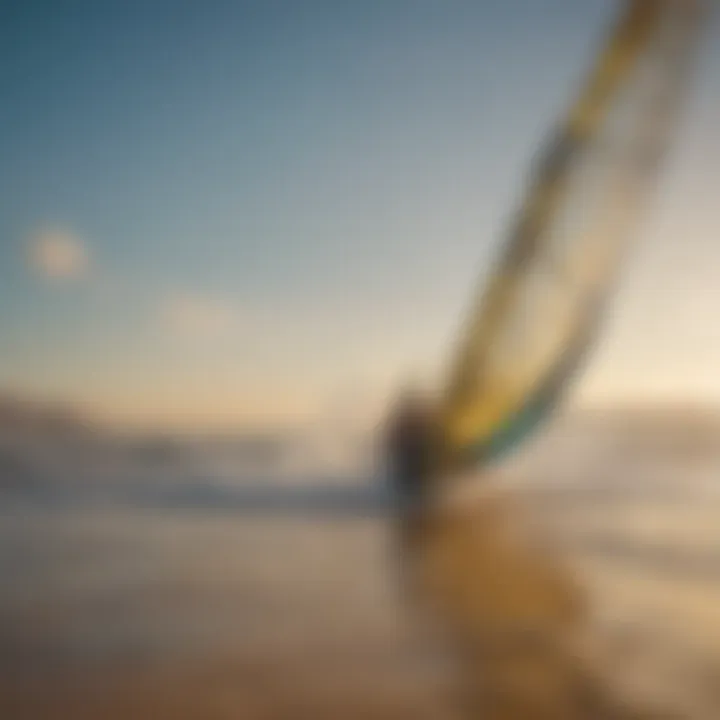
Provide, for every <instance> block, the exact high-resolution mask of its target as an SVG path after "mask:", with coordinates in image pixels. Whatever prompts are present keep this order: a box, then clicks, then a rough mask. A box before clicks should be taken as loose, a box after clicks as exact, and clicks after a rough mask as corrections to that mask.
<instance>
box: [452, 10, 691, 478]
mask: <svg viewBox="0 0 720 720" xmlns="http://www.w3.org/2000/svg"><path fill="white" fill-rule="evenodd" d="M700 11H701V8H700V6H699V3H698V2H694V1H691V0H631V1H630V2H628V3H627V8H626V9H625V11H624V14H623V16H622V17H621V18H620V20H619V21H618V23H617V25H616V26H615V27H614V28H613V30H612V32H611V33H610V36H609V39H608V41H607V43H606V46H605V47H604V48H603V49H602V52H601V55H600V57H599V59H598V61H597V64H596V66H595V67H594V68H593V70H592V72H591V73H590V76H589V78H588V79H587V81H586V83H585V85H584V87H583V88H582V91H581V93H580V96H579V98H578V99H577V101H576V103H575V104H574V106H573V107H572V108H571V109H570V112H569V113H568V114H567V116H566V118H565V120H564V122H562V123H561V124H560V126H559V129H558V131H557V132H556V134H555V135H554V137H553V140H552V142H551V143H550V147H549V148H548V149H547V152H546V153H545V154H544V156H543V157H542V158H541V162H540V163H539V166H538V168H537V170H536V173H535V175H534V177H533V180H532V183H531V186H530V189H529V194H528V196H527V198H526V200H525V202H524V204H523V206H522V207H521V212H520V213H519V217H518V218H517V222H516V224H515V226H514V228H513V229H512V232H511V235H510V238H509V239H508V242H507V243H506V246H505V247H504V248H503V255H502V257H501V258H500V261H499V265H498V267H497V268H496V271H495V273H494V275H493V276H492V277H491V280H490V283H489V287H488V288H487V292H486V294H485V295H484V297H483V298H481V301H480V302H478V303H477V307H476V308H475V309H474V310H473V314H472V315H471V317H470V318H469V323H468V325H467V327H466V334H465V337H464V338H463V342H462V344H461V347H460V352H459V353H458V357H457V359H456V362H455V365H454V367H453V368H452V373H451V377H450V382H449V385H448V388H447V391H446V395H445V398H444V405H443V417H442V420H443V429H444V433H445V439H446V444H445V447H446V450H447V451H448V452H447V453H446V456H445V458H444V459H445V461H446V462H449V463H451V464H452V465H453V466H454V467H458V466H462V465H467V464H470V463H475V462H477V461H479V460H480V461H487V460H489V459H492V458H493V457H497V456H498V455H501V454H503V453H504V452H505V451H506V450H507V449H508V448H510V447H512V446H513V445H515V444H516V443H517V442H518V441H519V440H521V439H522V438H523V437H525V436H526V435H527V434H528V432H530V431H531V430H532V429H533V428H534V427H536V426H537V424H538V423H539V422H540V421H541V420H542V419H544V418H545V417H547V416H548V414H549V413H550V412H551V410H552V409H553V407H554V406H555V405H556V403H557V401H558V398H559V397H560V395H561V392H562V390H563V389H564V388H565V387H566V385H567V382H568V379H569V378H570V377H571V376H572V374H573V372H574V370H575V369H576V368H577V367H578V365H579V361H580V359H581V357H582V356H583V355H584V353H585V352H586V351H587V349H588V347H589V346H590V343H591V341H592V339H593V338H594V337H595V335H596V326H597V323H598V320H599V318H600V316H601V311H602V306H603V303H604V301H605V300H606V298H607V296H608V295H609V293H610V291H611V288H612V285H613V282H612V281H613V277H614V275H615V272H614V271H615V269H616V268H617V265H618V260H619V258H620V251H622V249H623V248H624V246H626V245H627V242H628V240H629V239H630V238H631V236H632V231H633V229H634V225H635V223H636V221H637V219H638V214H639V211H640V210H641V209H642V207H643V204H644V202H643V201H644V200H646V197H647V194H648V190H649V189H651V184H652V180H653V179H654V178H655V177H656V176H657V174H658V172H657V170H658V161H659V160H660V158H661V156H662V155H663V151H664V150H665V149H666V148H667V146H668V144H669V140H670V137H671V130H672V128H673V125H674V122H673V121H674V120H675V119H676V118H677V115H678V109H679V107H680V105H681V98H682V95H683V90H684V89H685V88H686V86H687V84H688V83H687V79H688V76H689V72H688V71H689V70H690V67H691V65H692V59H693V57H694V54H695V53H694V51H695V48H696V46H697V39H698V36H699V29H700V19H701V12H700Z"/></svg>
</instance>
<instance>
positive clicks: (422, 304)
mask: <svg viewBox="0 0 720 720" xmlns="http://www.w3.org/2000/svg"><path fill="white" fill-rule="evenodd" d="M617 7H618V6H617V4H616V3H614V2H609V0H585V1H584V2H583V3H577V2H573V1H572V0H547V1H546V2H543V3H538V2H537V0H512V2H510V1H509V2H506V3H477V2H471V1H470V0H465V1H462V2H461V1H459V0H457V1H455V0H453V1H452V2H444V3H441V2H437V0H365V1H364V2H353V3H351V2H345V3H343V2H330V1H329V0H327V1H320V0H304V1H303V2H294V1H291V0H285V1H284V2H280V1H277V0H264V1H260V0H259V1H258V2H238V1H234V2H229V1H225V0H215V1H211V2H207V3H197V2H179V1H177V0H175V1H174V2H166V1H165V0H162V1H160V0H146V1H145V2H138V1H137V0H123V1H122V2H119V1H117V2H109V1H108V0H94V1H93V2H85V1H84V0H78V1H75V2H71V1H69V0H68V1H67V2H57V1H55V2H51V1H48V2H39V1H37V0H35V1H33V0H28V1H26V2H23V3H15V4H13V5H10V4H6V5H5V6H3V8H2V9H0V88H2V97H3V104H2V108H1V109H0V158H2V166H0V387H6V388H10V389H15V390H17V391H18V392H22V393H25V394H32V395H38V396H48V397H58V398H71V399H77V400H79V401H82V402H85V403H88V404H89V405H91V406H92V407H93V408H96V409H97V410H98V412H100V413H102V414H106V415H110V416H113V417H116V418H122V419H126V420H128V421H133V422H136V421H140V422H142V421H150V420H157V421H163V420H169V419H174V420H180V421H198V422H203V423H204V422H225V421H227V420H232V421H233V422H241V423H248V424H252V423H253V422H257V423H265V422H284V421H285V420H286V419H288V418H293V417H297V416H304V415H312V414H313V413H315V412H318V411H321V409H322V408H323V407H325V406H326V405H327V404H328V403H332V402H333V401H334V399H335V398H337V397H338V396H342V395H343V394H344V393H348V392H355V393H357V392H359V393H360V395H361V396H364V397H365V396H366V397H376V396H378V394H380V395H381V394H382V392H384V390H385V389H387V387H389V386H391V384H392V383H393V382H395V381H396V380H397V378H398V377H399V376H401V375H402V374H403V373H404V372H405V371H407V370H408V369H411V370H412V369H416V368H417V369H424V368H426V367H431V366H433V363H435V362H436V361H437V360H438V359H439V358H441V357H443V355H444V354H446V353H447V352H448V350H449V347H448V342H449V341H450V340H451V339H452V338H453V337H454V335H455V333H456V330H457V324H458V322H459V314H460V313H461V312H462V311H463V310H464V309H465V307H466V306H467V303H468V301H469V297H470V293H471V291H472V289H473V286H474V284H475V283H476V281H477V278H478V276H479V275H481V274H482V272H483V270H484V269H485V268H486V267H487V261H488V259H489V257H490V255H491V253H492V251H493V249H494V247H495V244H496V243H497V242H498V241H499V240H500V239H501V238H502V234H503V231H504V229H505V226H506V223H507V220H508V217H509V215H510V213H511V212H512V210H513V209H514V208H515V206H516V205H517V203H518V201H519V199H520V193H521V185H522V180H523V177H524V173H525V171H526V169H527V166H528V163H529V161H530V160H531V158H532V155H533V153H534V152H535V151H536V149H537V146H538V143H539V142H540V140H541V139H542V138H543V137H544V136H545V134H546V133H547V131H548V129H549V127H550V125H551V123H552V121H553V120H554V118H555V117H556V116H557V115H558V113H559V112H560V111H561V110H562V108H563V107H564V105H566V104H567V102H568V100H569V99H570V97H571V96H572V94H573V92H574V91H575V90H576V88H577V83H578V81H579V80H580V79H581V78H582V76H583V75H584V73H585V71H586V70H587V68H588V65H589V64H590V62H591V61H592V59H593V52H594V50H595V48H596V47H597V43H598V41H599V39H600V38H601V37H602V33H603V32H604V30H605V28H606V27H607V23H608V22H609V21H610V20H611V18H612V16H613V13H614V12H615V11H616V10H617ZM708 40H709V42H706V47H705V50H704V52H703V57H702V65H701V73H700V77H699V81H698V83H697V92H696V93H695V96H694V97H693V100H692V104H691V107H690V111H689V113H688V116H687V119H686V122H684V124H683V127H682V132H681V137H680V143H679V144H678V146H677V148H676V149H675V150H674V152H673V154H672V156H671V158H670V161H669V163H668V165H667V170H668V172H667V174H666V177H665V178H664V180H663V182H662V184H661V188H660V197H659V198H658V201H657V202H656V208H657V212H656V213H655V214H654V215H653V217H652V218H651V219H650V220H649V221H648V222H647V223H646V228H645V237H644V238H643V242H642V244H641V246H640V248H639V250H638V251H637V252H636V253H635V255H634V258H633V263H632V267H630V268H629V269H628V272H627V273H626V279H625V284H624V286H623V292H622V294H621V297H620V298H619V300H618V304H617V306H616V310H615V315H616V318H615V319H614V320H613V322H612V323H611V327H610V329H609V334H608V338H607V342H606V343H604V345H603V347H602V349H601V352H600V354H599V356H598V358H597V359H596V361H595V362H594V363H593V366H592V368H591V369H590V372H589V374H588V376H587V378H586V380H585V381H584V383H583V386H582V388H581V389H580V396H581V397H587V398H589V399H593V398H604V397H618V396H619V397H626V396H628V395H630V396H633V397H635V396H638V397H655V396H657V395H673V396H682V397H684V396H685V395H693V396H701V397H703V396H706V395H707V394H708V393H710V394H711V395H712V396H713V397H714V398H715V399H720V378H718V377H716V375H717V374H718V373H717V371H716V368H717V367H720V333H719V332H718V331H716V330H715V328H714V323H715V320H714V318H715V317H716V316H717V311H718V310H720V295H719V293H720V290H718V288H720V283H718V279H719V278H720V249H718V247H719V245H718V243H717V241H716V238H715V234H714V231H715V229H716V228H717V227H718V226H720V217H718V213H717V208H716V205H717V202H716V200H715V197H714V192H715V191H714V188H717V187H718V186H720V185H719V184H718V182H717V181H718V176H717V175H718V170H717V167H718V160H720V157H718V155H719V151H718V143H717V141H716V138H715V133H716V132H717V130H716V129H717V128H718V127H720V123H719V122H718V120H720V86H718V84H717V81H716V80H715V79H713V74H715V78H716V77H718V75H717V72H718V70H720V67H719V62H720V58H719V57H718V49H717V46H718V43H717V40H716V38H715V37H714V36H712V35H711V37H710V38H708Z"/></svg>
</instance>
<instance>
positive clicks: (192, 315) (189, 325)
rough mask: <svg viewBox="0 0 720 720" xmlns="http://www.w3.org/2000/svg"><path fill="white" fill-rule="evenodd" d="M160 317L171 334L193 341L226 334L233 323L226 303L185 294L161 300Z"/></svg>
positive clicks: (230, 309) (230, 311)
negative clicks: (191, 338) (192, 339)
mask: <svg viewBox="0 0 720 720" xmlns="http://www.w3.org/2000/svg"><path fill="white" fill-rule="evenodd" d="M160 318H161V321H162V322H163V324H164V325H165V327H166V328H168V329H169V330H171V331H172V332H174V333H176V334H178V335H180V336H184V337H193V338H195V337H204V338H206V337H217V336H220V335H225V334H226V333H227V332H228V331H230V330H231V329H232V328H233V326H234V324H235V314H234V312H233V309H232V308H231V307H230V305H228V304H227V303H226V302H223V301H221V300H218V299H215V298H209V297H203V296H200V295H194V294H187V293H175V294H172V295H169V296H168V297H166V298H164V299H163V300H162V302H161V304H160Z"/></svg>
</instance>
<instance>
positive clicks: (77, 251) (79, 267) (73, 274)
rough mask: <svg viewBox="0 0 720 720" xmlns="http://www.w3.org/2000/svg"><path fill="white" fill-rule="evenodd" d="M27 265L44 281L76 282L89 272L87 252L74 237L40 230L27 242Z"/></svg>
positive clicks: (69, 234) (68, 234) (80, 241)
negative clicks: (28, 259) (28, 256)
mask: <svg viewBox="0 0 720 720" xmlns="http://www.w3.org/2000/svg"><path fill="white" fill-rule="evenodd" d="M30 265H31V267H32V268H33V269H34V270H35V272H37V273H38V274H40V275H42V276H43V277H46V278H53V279H62V280H78V279H80V278H82V277H84V276H85V275H87V273H88V272H89V270H90V259H89V257H88V252H87V249H86V247H85V245H84V243H83V242H82V240H80V238H78V237H77V236H76V235H73V234H72V233H69V232H66V231H63V230H52V229H51V230H42V231H40V232H38V233H37V234H36V235H35V236H34V237H33V238H32V239H31V242H30Z"/></svg>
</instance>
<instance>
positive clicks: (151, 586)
mask: <svg viewBox="0 0 720 720" xmlns="http://www.w3.org/2000/svg"><path fill="white" fill-rule="evenodd" d="M593 508H594V509H593ZM582 512H586V513H587V518H586V521H583V520H582V518H581V513H582ZM540 514H543V518H544V521H545V523H546V525H547V527H549V528H551V529H552V530H553V532H554V540H553V542H554V543H555V547H556V548H557V551H558V552H561V553H562V554H563V557H564V559H565V560H566V561H567V562H568V563H570V567H571V568H572V572H573V573H576V577H577V581H578V582H579V583H580V584H581V585H582V586H583V587H584V588H587V589H588V590H589V592H590V596H591V598H592V606H591V608H590V610H589V611H588V612H589V613H590V614H589V615H588V621H591V622H592V623H593V627H594V632H595V634H596V636H597V637H598V638H599V639H600V640H601V642H602V643H603V644H604V646H605V647H604V649H603V652H604V653H605V657H606V659H607V661H608V670H609V674H608V677H611V678H612V682H614V683H616V684H617V685H618V686H621V687H623V688H624V690H623V692H624V693H625V694H626V695H629V696H630V697H641V698H653V697H654V698H655V702H656V704H657V705H658V706H660V707H671V706H674V707H675V708H679V709H680V710H679V712H680V713H681V714H680V715H678V716H679V717H686V718H693V719H696V720H704V719H705V718H707V719H708V720H710V719H712V718H717V717H718V715H719V713H718V709H719V708H720V696H719V695H720V693H719V692H718V689H717V688H718V687H720V682H718V679H719V678H720V672H719V669H720V610H718V608H719V607H720V581H719V580H718V577H716V576H715V575H714V574H713V573H712V572H710V571H709V570H708V568H710V567H711V566H712V564H711V563H707V562H706V563H705V565H703V564H702V563H700V564H697V566H696V567H693V566H692V563H688V562H685V563H683V562H682V558H681V559H680V561H678V560H677V558H676V559H675V561H674V564H673V563H670V564H668V563H665V564H664V565H663V562H662V560H663V558H664V557H665V555H663V553H662V550H660V551H658V549H657V548H656V547H655V548H653V547H651V546H650V542H651V540H652V539H655V540H657V539H658V538H661V539H662V538H665V539H666V540H668V541H669V542H671V544H672V547H673V548H674V549H675V551H683V552H685V553H686V557H688V558H689V557H695V558H697V557H698V556H699V555H702V553H703V552H705V553H707V552H712V551H713V548H714V539H715V535H713V533H714V532H717V531H716V530H714V528H716V527H718V526H720V525H718V524H716V523H715V519H716V518H720V505H718V506H716V507H715V508H713V507H711V506H710V505H709V504H708V503H707V502H703V503H696V504H694V505H688V506H687V507H685V508H684V509H683V508H680V507H678V505H677V504H676V503H675V504H673V505H672V506H667V507H664V506H661V505H656V506H655V507H653V508H651V507H650V506H649V505H648V507H647V508H646V511H645V515H644V517H645V518H646V520H645V521H644V522H639V523H638V522H635V523H628V522H626V520H625V519H624V518H625V517H626V516H624V515H623V514H622V513H619V514H617V513H616V514H613V513H612V512H610V511H609V510H607V511H606V512H605V513H604V514H599V513H598V512H597V508H596V506H593V507H587V508H585V509H584V510H583V508H582V507H580V506H577V507H575V509H574V510H573V512H572V513H568V512H567V510H559V509H557V510H553V508H552V507H550V508H545V509H544V510H543V511H542V513H538V516H539V515H540ZM636 517H640V516H636ZM543 518H540V519H541V520H542V519H543ZM563 518H564V520H563ZM648 518H650V519H648ZM682 518H684V520H683V519H682ZM603 522H604V525H603ZM551 534H552V533H551ZM603 538H604V542H605V544H604V545H603V542H600V540H602V539H603ZM608 538H610V539H612V541H613V542H614V543H615V544H614V545H610V546H608V542H609V541H608ZM390 547H391V545H390V537H389V535H388V527H387V525H385V524H384V522H383V521H381V520H372V519H363V518H356V519H353V518H335V519H333V518H330V517H325V518H306V519H305V518H280V519H275V520H270V519H267V518H265V519H263V518H260V517H258V518H253V517H249V516H243V517H242V518H239V517H237V516H234V515H233V514H232V513H228V514H219V513H215V514H213V513H201V512H195V511H187V512H179V511H174V512H169V511H168V512H156V511H152V512H150V511H148V512H140V511H133V512H129V511H121V510H104V511H100V510H96V511H93V512H91V513H90V512H86V511H83V512H81V511H69V510H63V511H40V510H35V511H32V510H28V509H25V510H23V511H22V512H21V511H19V510H10V509H7V508H6V510H5V511H4V512H3V514H2V517H1V518H0V572H2V574H3V577H4V578H5V579H6V581H5V583H4V586H3V590H2V594H1V597H0V670H1V671H2V672H1V677H0V717H3V718H5V717H7V718H13V719H17V720H35V719H37V720H45V719H46V718H47V719H48V720H55V719H56V718H63V719H64V718H72V719H77V720H83V719H84V718H107V719H109V720H112V718H114V717H118V718H119V717H123V718H136V717H137V718H144V717H147V718H157V719H158V720H165V719H167V720H171V719H175V718H177V719H178V720H181V719H185V718H188V719H190V718H243V720H255V719H256V718H257V719H258V720H260V719H263V718H305V717H307V718H316V719H322V718H338V717H342V718H348V719H352V718H354V717H358V718H360V717H362V718H405V717H408V718H410V717H412V718H414V719H417V718H427V719H428V720H431V719H433V720H444V719H445V718H448V719H449V718H453V717H461V715H458V706H459V705H458V703H459V700H458V694H457V676H456V675H455V674H454V671H453V668H451V667H450V666H449V665H448V664H447V663H446V662H445V657H444V656H441V655H439V654H437V653H435V652H431V651H430V650H429V647H430V645H429V644H428V643H427V642H426V640H427V638H426V636H425V635H424V634H423V632H422V631H420V630H419V628H418V625H417V622H416V618H414V617H413V616H411V615H410V614H409V613H408V612H407V606H406V605H404V604H403V603H404V601H403V598H402V595H401V593H400V592H399V588H398V584H397V576H396V575H395V570H396V568H395V567H394V566H393V562H394V558H393V557H392V556H391V555H390V554H389V548H390ZM608 547H610V548H611V549H612V552H609V551H608ZM623 548H625V551H623ZM706 559H707V558H706ZM473 562H474V560H473V559H472V558H470V559H469V565H468V570H467V573H466V574H472V572H473ZM658 717H659V715H658Z"/></svg>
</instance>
